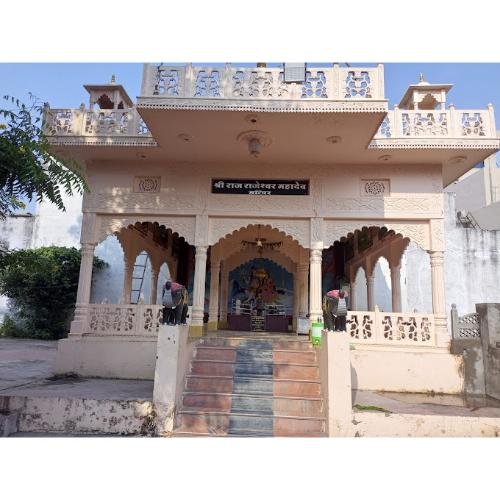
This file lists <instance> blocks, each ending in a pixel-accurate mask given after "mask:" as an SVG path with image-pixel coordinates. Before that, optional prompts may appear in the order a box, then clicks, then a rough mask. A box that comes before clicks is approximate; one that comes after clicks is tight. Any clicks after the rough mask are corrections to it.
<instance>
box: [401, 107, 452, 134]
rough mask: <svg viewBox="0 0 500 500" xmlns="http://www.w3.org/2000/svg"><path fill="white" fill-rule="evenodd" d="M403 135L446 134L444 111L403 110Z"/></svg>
mask: <svg viewBox="0 0 500 500" xmlns="http://www.w3.org/2000/svg"><path fill="white" fill-rule="evenodd" d="M401 123H402V127H403V136H404V137H408V136H410V137H420V136H425V137H433V136H443V135H444V136H446V135H448V115H447V113H446V112H445V111H444V112H442V111H419V112H416V111H405V112H403V113H402V115H401Z"/></svg>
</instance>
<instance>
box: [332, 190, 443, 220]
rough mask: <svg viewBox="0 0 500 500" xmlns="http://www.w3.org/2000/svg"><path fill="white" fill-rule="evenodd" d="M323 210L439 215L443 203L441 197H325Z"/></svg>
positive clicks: (333, 211)
mask: <svg viewBox="0 0 500 500" xmlns="http://www.w3.org/2000/svg"><path fill="white" fill-rule="evenodd" d="M324 209H325V210H326V211H327V212H328V213H336V212H337V213H344V212H346V213H353V212H358V213H359V212H368V213H370V214H372V215H373V213H374V212H375V214H377V212H378V213H379V214H380V215H381V216H383V215H384V214H386V213H387V212H394V213H401V214H410V215H412V214H419V215H422V214H431V213H432V214H435V213H439V214H441V213H442V211H443V201H442V196H441V195H433V196H427V197H425V198H417V197H415V198H413V197H406V198H395V197H392V196H372V197H366V196H365V197H359V198H337V197H325V202H324Z"/></svg>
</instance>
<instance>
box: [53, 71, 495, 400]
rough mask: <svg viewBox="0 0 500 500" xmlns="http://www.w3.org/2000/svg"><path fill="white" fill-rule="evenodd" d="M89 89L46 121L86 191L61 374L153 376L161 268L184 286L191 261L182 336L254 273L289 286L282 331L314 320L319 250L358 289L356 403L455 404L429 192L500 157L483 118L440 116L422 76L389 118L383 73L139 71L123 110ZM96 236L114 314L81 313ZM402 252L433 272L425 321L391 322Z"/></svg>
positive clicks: (213, 323) (202, 328) (474, 113)
mask: <svg viewBox="0 0 500 500" xmlns="http://www.w3.org/2000/svg"><path fill="white" fill-rule="evenodd" d="M86 88H87V90H88V91H89V93H90V106H89V107H88V108H86V107H85V106H83V105H82V106H81V107H80V108H78V109H51V108H48V107H47V109H46V115H45V119H46V127H47V132H48V134H49V135H50V141H51V143H52V144H53V145H54V146H55V148H56V150H58V151H59V152H61V153H63V154H65V155H69V156H71V157H74V158H77V159H79V160H81V161H82V162H83V163H84V165H85V168H86V174H87V178H88V183H89V186H90V192H89V193H87V194H86V195H85V196H84V199H83V223H82V232H81V244H82V263H81V271H80V282H79V288H78V297H77V304H76V312H75V317H74V320H73V322H72V324H71V331H70V333H69V336H68V338H67V339H65V340H62V341H60V343H59V349H58V358H57V371H59V372H61V373H62V372H76V373H79V374H81V375H86V376H101V377H117V378H144V379H148V378H153V374H154V368H155V354H156V339H157V334H158V328H159V319H160V314H161V305H159V304H158V303H157V302H158V300H157V296H158V288H159V287H161V285H162V283H158V275H159V270H160V267H161V266H162V265H163V264H164V263H166V264H167V265H168V268H169V272H170V275H171V276H172V277H174V278H176V279H177V280H178V281H180V282H182V283H183V284H186V285H187V283H186V280H187V272H186V269H185V267H186V263H187V262H188V261H189V260H190V259H191V260H193V261H194V265H193V268H194V278H193V280H192V283H193V284H192V294H191V302H192V309H191V314H190V334H191V335H192V336H201V335H204V334H205V332H206V331H214V330H218V329H223V328H227V327H228V324H229V323H230V320H231V315H232V313H233V312H234V311H233V309H232V304H231V303H230V302H229V299H228V295H229V291H228V282H229V273H230V272H231V271H232V270H233V269H235V268H237V267H238V266H240V265H241V264H243V263H245V262H248V261H250V260H252V259H255V258H266V259H268V260H271V261H273V262H275V263H277V264H278V265H279V266H281V267H283V268H284V269H286V270H287V271H288V272H289V273H291V274H292V275H293V310H291V311H290V313H289V316H290V317H291V318H290V320H291V322H290V324H291V329H292V331H296V329H297V326H298V324H299V323H300V320H299V318H301V319H304V318H308V321H310V320H315V319H316V318H318V317H321V315H322V307H321V305H322V295H323V293H324V289H323V286H322V279H324V272H322V258H323V256H324V255H325V252H326V251H328V249H331V248H332V247H333V248H334V249H335V248H341V249H342V251H341V252H340V253H342V254H343V255H344V258H343V261H342V262H341V263H340V264H339V265H340V267H341V268H342V269H339V275H341V276H342V277H343V278H344V282H343V283H344V284H345V285H346V286H348V287H349V288H350V296H351V297H352V298H355V297H356V296H357V294H356V291H355V289H354V288H355V283H358V285H357V286H360V285H359V282H358V281H356V275H357V273H358V271H359V269H363V271H364V273H365V276H366V295H367V306H366V307H365V309H366V310H358V309H359V307H358V305H357V304H356V301H355V300H352V301H351V304H350V309H351V311H350V312H349V314H348V321H349V322H348V328H347V329H348V335H349V336H350V341H351V344H352V351H351V364H352V368H353V373H355V376H354V377H353V382H352V383H353V387H357V388H362V389H373V390H393V391H413V392H425V391H431V390H433V391H435V392H444V393H459V392H461V391H462V389H463V375H462V370H461V359H460V357H459V356H454V355H452V354H450V350H449V344H450V328H449V325H448V322H447V311H446V310H445V289H444V279H443V252H445V251H446V249H445V242H444V238H443V189H444V187H445V186H447V185H448V184H450V183H451V182H453V181H455V180H456V179H457V178H459V177H460V176H461V175H463V174H464V173H465V172H467V171H468V170H469V169H470V168H472V167H473V166H474V165H476V164H477V163H479V162H481V161H482V160H484V159H485V158H486V157H488V156H489V155H491V154H492V153H494V152H495V151H497V150H498V149H499V141H498V139H497V135H496V127H495V120H494V113H493V109H492V107H491V106H488V107H487V109H476V110H459V109H455V107H454V106H453V105H448V104H447V103H446V96H447V92H448V91H449V90H450V88H451V85H448V84H442V85H439V84H429V83H427V82H425V81H423V78H421V81H420V82H419V83H418V84H415V85H410V86H409V87H408V90H407V92H406V93H405V95H404V96H403V97H402V99H401V102H400V104H399V106H396V107H394V109H390V110H389V109H388V103H387V100H386V99H385V98H384V70H383V66H382V65H378V66H374V67H367V68H352V67H340V66H338V65H333V66H330V67H323V68H319V67H309V66H308V67H302V68H301V67H300V65H290V66H288V65H285V66H284V67H266V66H265V65H264V64H259V65H258V66H257V67H234V66H231V65H225V66H216V67H195V66H192V65H189V64H188V65H178V66H156V65H149V64H147V65H145V66H144V71H143V81H142V88H141V95H140V96H139V97H138V98H137V101H136V103H135V104H134V103H133V102H132V100H131V99H130V98H129V97H128V95H127V93H126V91H125V89H123V87H122V86H121V85H118V84H115V83H111V84H107V85H87V86H86ZM110 235H116V237H117V238H118V240H119V242H120V244H121V246H122V248H123V251H124V269H125V273H124V276H125V278H124V284H123V293H122V300H121V301H120V303H119V304H92V303H90V290H91V278H92V258H93V255H94V250H95V247H96V245H98V244H99V243H100V242H102V241H103V240H104V239H106V238H107V237H108V236H110ZM244 242H255V243H257V244H244ZM259 242H260V243H259ZM409 242H414V243H416V244H417V245H419V246H420V247H421V248H422V249H424V250H425V251H427V252H428V254H429V257H430V271H431V277H432V286H431V288H430V289H429V291H428V293H429V294H430V295H431V296H432V310H429V311H420V312H418V313H415V312H413V311H402V310H401V286H402V284H401V279H400V265H401V257H402V255H403V253H404V251H405V249H406V247H407V245H408V244H409ZM269 243H275V244H269ZM143 251H145V252H147V253H148V255H149V259H150V262H151V283H152V285H151V293H150V296H149V297H145V300H144V301H143V302H144V303H137V304H136V303H132V299H131V295H132V289H133V286H132V275H133V272H134V263H135V262H136V258H137V256H138V254H140V253H141V252H143ZM380 257H384V258H386V259H387V261H388V263H389V267H390V276H391V292H392V310H391V311H379V310H378V308H377V307H376V301H375V298H374V287H373V283H374V276H373V270H374V267H375V264H376V263H377V261H378V259H379V258H380ZM207 271H209V272H210V277H211V278H210V287H209V294H207V295H208V297H207V298H208V307H205V288H206V280H207ZM457 272H459V270H457ZM214 277H215V278H214ZM363 286H364V285H363ZM403 286H404V284H403ZM140 302H142V301H140ZM206 309H207V311H206ZM206 312H208V321H206V320H207V318H206ZM204 316H205V318H204ZM204 319H205V322H204Z"/></svg>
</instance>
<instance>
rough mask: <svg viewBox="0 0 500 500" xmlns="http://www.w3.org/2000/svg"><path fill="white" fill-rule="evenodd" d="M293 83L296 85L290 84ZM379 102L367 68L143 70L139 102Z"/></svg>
mask: <svg viewBox="0 0 500 500" xmlns="http://www.w3.org/2000/svg"><path fill="white" fill-rule="evenodd" d="M292 80H295V81H292ZM148 97H153V98H169V99H170V98H184V99H217V100H224V99H226V100H227V99H250V100H255V99H258V100H267V101H269V100H321V101H343V100H349V101H350V100H372V101H376V100H384V73H383V66H382V65H381V64H380V65H378V66H377V67H372V68H341V67H339V66H338V65H333V66H331V67H325V68H312V67H309V66H304V67H302V68H301V67H297V66H294V67H290V65H285V66H284V67H266V66H259V67H235V66H232V65H231V64H226V65H225V66H218V67H215V66H214V67H199V66H193V65H191V64H188V65H186V66H164V65H160V66H153V65H145V66H144V72H143V81H142V89H141V98H148Z"/></svg>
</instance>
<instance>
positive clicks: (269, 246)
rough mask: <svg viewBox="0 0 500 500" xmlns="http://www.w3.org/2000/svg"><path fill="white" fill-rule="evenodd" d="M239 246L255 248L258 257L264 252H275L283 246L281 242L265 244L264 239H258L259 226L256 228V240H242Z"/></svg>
mask: <svg viewBox="0 0 500 500" xmlns="http://www.w3.org/2000/svg"><path fill="white" fill-rule="evenodd" d="M241 245H242V247H243V248H244V249H246V248H254V247H255V248H257V251H258V252H259V254H260V255H262V252H263V251H264V250H276V249H277V248H280V247H281V246H282V245H283V242H282V241H273V242H269V243H268V242H267V240H266V238H261V237H260V224H259V225H258V226H257V238H255V240H254V241H248V240H242V241H241Z"/></svg>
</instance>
